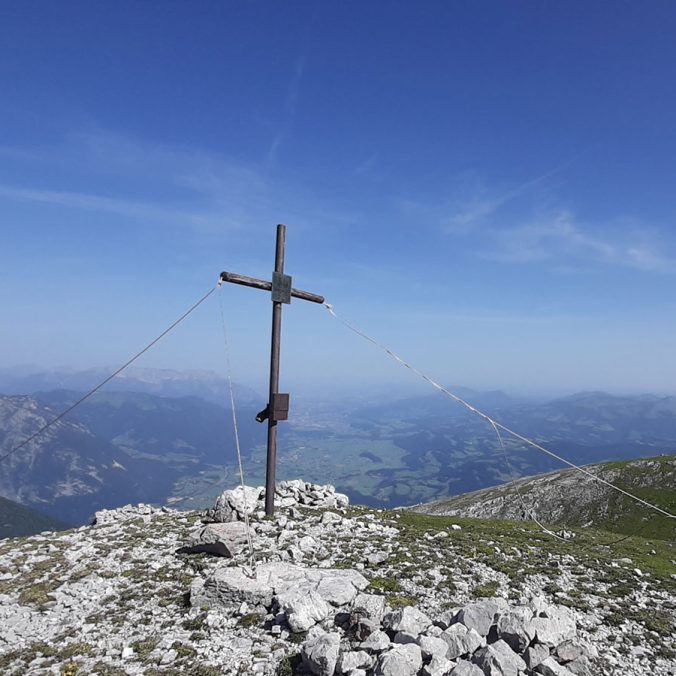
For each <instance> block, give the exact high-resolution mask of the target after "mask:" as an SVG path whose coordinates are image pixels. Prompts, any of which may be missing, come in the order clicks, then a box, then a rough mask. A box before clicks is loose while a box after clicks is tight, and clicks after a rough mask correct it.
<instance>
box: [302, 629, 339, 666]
mask: <svg viewBox="0 0 676 676" xmlns="http://www.w3.org/2000/svg"><path fill="white" fill-rule="evenodd" d="M339 648H340V634H337V633H334V632H332V633H326V634H322V635H321V636H317V637H316V638H313V639H310V640H308V641H306V642H305V643H304V644H303V649H302V651H301V658H302V660H303V664H304V665H305V667H306V668H307V669H308V670H309V671H310V672H311V673H313V674H315V675H316V676H333V673H334V671H335V670H336V663H337V662H338V651H339Z"/></svg>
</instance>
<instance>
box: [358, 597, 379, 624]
mask: <svg viewBox="0 0 676 676" xmlns="http://www.w3.org/2000/svg"><path fill="white" fill-rule="evenodd" d="M385 609H386V604H385V597H384V596H381V595H379V594H364V593H361V594H357V596H356V597H355V598H354V600H353V601H352V614H353V615H355V616H358V617H366V618H368V619H370V620H374V621H375V622H380V621H381V620H382V619H383V615H385Z"/></svg>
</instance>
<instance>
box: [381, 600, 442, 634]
mask: <svg viewBox="0 0 676 676" xmlns="http://www.w3.org/2000/svg"><path fill="white" fill-rule="evenodd" d="M431 624H432V620H430V618H429V617H427V615H425V613H422V612H421V611H419V610H418V609H417V608H416V607H415V606H405V607H404V608H399V609H398V610H395V611H393V612H391V613H387V615H385V617H384V618H383V626H384V627H386V628H387V629H391V630H392V631H395V632H397V631H403V632H406V633H408V634H413V635H414V636H417V635H418V634H422V633H423V632H424V631H425V630H426V629H427V627H429V626H430V625H431Z"/></svg>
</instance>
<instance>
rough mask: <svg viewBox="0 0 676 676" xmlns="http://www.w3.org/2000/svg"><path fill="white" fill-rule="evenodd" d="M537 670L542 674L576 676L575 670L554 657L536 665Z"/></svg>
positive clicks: (544, 675) (543, 675)
mask: <svg viewBox="0 0 676 676" xmlns="http://www.w3.org/2000/svg"><path fill="white" fill-rule="evenodd" d="M535 672H536V673H538V674H542V676H574V675H573V672H572V671H570V670H569V669H567V668H566V667H564V666H563V665H561V664H559V663H558V662H557V661H556V660H555V659H554V658H553V657H548V658H547V659H546V660H545V661H544V662H542V663H541V664H538V666H537V667H535Z"/></svg>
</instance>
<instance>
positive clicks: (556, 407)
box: [0, 369, 676, 523]
mask: <svg viewBox="0 0 676 676" xmlns="http://www.w3.org/2000/svg"><path fill="white" fill-rule="evenodd" d="M140 371H141V373H140V374H138V373H137V372H132V373H131V374H130V375H131V378H130V379H121V380H119V381H118V379H116V380H115V381H113V382H111V383H110V384H109V385H110V386H111V387H110V388H109V387H108V385H107V386H106V388H105V389H102V390H101V391H99V392H97V393H96V394H95V395H94V396H92V397H91V398H89V399H87V400H86V401H85V402H84V403H83V404H81V405H80V406H78V407H77V408H76V409H75V410H73V411H72V412H70V413H69V414H68V416H66V417H65V418H64V419H63V420H62V421H60V423H59V424H58V425H56V426H55V427H54V428H52V429H50V430H49V431H48V432H47V433H46V434H45V435H43V436H41V437H40V438H38V439H36V440H35V441H34V442H32V443H31V444H29V445H28V446H27V447H26V448H24V449H22V450H21V451H20V452H18V453H17V454H16V456H15V457H12V458H11V459H10V460H9V461H8V462H5V463H0V495H4V496H5V497H7V498H9V499H12V500H16V501H19V502H21V503H22V504H26V505H28V506H34V507H38V508H41V509H43V510H45V511H47V512H49V513H50V514H52V515H54V516H56V517H58V518H61V519H65V520H67V521H71V522H73V523H82V522H84V521H86V520H87V519H88V518H89V517H90V515H91V514H92V513H93V511H95V510H96V509H100V508H101V507H115V506H119V505H121V504H123V503H124V502H152V503H165V502H167V501H169V502H170V503H171V504H177V505H180V506H182V507H199V506H204V505H205V504H207V503H208V502H210V501H211V499H212V496H214V495H215V494H217V493H218V492H220V491H221V490H223V489H224V488H227V487H231V486H232V484H233V483H234V482H235V481H236V478H235V477H236V474H237V470H236V459H235V446H234V434H233V429H232V419H231V415H230V411H229V410H227V407H226V406H224V405H223V402H222V401H220V400H219V401H218V403H215V402H214V401H209V400H208V399H205V398H204V397H198V396H195V395H188V396H180V397H179V396H166V395H158V394H156V393H153V392H150V391H124V390H121V389H120V387H121V386H122V385H123V384H127V385H130V384H134V383H138V382H139V379H142V381H143V384H142V385H139V387H141V388H142V389H143V388H145V390H148V389H150V390H152V389H153V388H155V387H158V388H159V389H160V391H162V392H175V391H177V390H175V389H173V388H175V387H177V388H179V389H180V390H181V391H185V390H186V389H187V390H188V391H190V389H191V388H192V387H193V385H194V384H195V383H199V382H202V376H204V382H207V383H212V382H216V381H217V380H218V377H217V376H214V374H208V373H207V374H202V373H201V372H197V373H195V372H188V373H187V374H186V373H181V372H173V371H166V370H153V369H142V370H140ZM19 375H20V374H19ZM14 376H17V374H14ZM80 376H82V374H80V375H79V376H78V377H80ZM82 377H84V376H82ZM87 377H88V378H89V379H90V380H89V381H88V382H90V383H91V378H92V373H89V375H88V376H87ZM54 378H56V375H54V374H52V375H49V374H48V375H45V376H44V377H42V380H41V381H40V382H42V384H48V383H50V382H53V380H54ZM214 378H215V379H216V381H214ZM7 382H8V381H5V385H6V384H7ZM1 383H2V373H0V384H1ZM113 383H115V386H114V387H113ZM186 383H188V384H189V385H186ZM24 384H25V385H27V384H29V383H28V382H27V381H24ZM30 384H31V385H33V386H34V385H38V384H40V383H39V382H38V381H37V380H35V381H31V383H30ZM221 384H222V385H224V381H223V382H221ZM219 386H220V385H219ZM207 389H208V388H207ZM450 389H452V391H454V392H457V393H458V394H459V395H460V396H462V397H464V398H465V399H466V400H467V401H468V402H469V403H471V404H472V405H475V406H477V407H478V408H480V409H482V410H485V411H486V412H488V413H489V414H490V415H492V416H493V417H494V418H495V419H497V420H499V421H501V422H503V423H504V424H506V425H507V426H509V427H511V428H513V429H515V430H517V431H519V432H520V433H523V434H525V435H526V436H528V437H530V438H533V439H536V440H538V441H540V442H541V443H543V444H544V445H545V446H546V447H548V448H550V449H551V450H552V451H555V452H557V453H559V454H560V455H562V456H563V457H566V458H568V459H570V460H571V461H572V462H575V463H577V464H589V463H591V462H600V461H604V460H623V459H630V458H636V457H642V456H643V457H645V456H654V455H656V454H657V453H664V452H672V451H673V450H674V449H675V448H676V398H675V397H659V396H654V395H642V396H637V397H628V396H625V397H620V396H616V395H609V394H606V393H602V392H584V393H578V394H575V395H571V396H570V397H563V398H560V399H557V400H554V401H550V402H544V403H542V402H540V403H538V402H527V401H525V400H523V399H518V398H514V397H511V396H510V395H508V394H505V393H504V392H500V391H492V392H476V391H473V390H470V389H468V388H461V387H452V388H450ZM82 394H83V390H68V389H49V388H47V389H44V390H36V391H34V392H33V393H32V395H31V396H28V395H14V396H1V395H0V454H2V453H4V452H8V451H9V450H11V449H12V448H14V447H15V446H16V445H17V444H19V443H21V442H22V441H23V440H24V439H26V438H27V437H29V436H30V434H31V432H34V431H35V430H37V429H39V427H40V426H41V425H43V424H45V422H47V421H48V420H51V419H53V418H54V417H55V416H56V415H57V414H58V413H60V412H61V411H64V410H66V408H68V406H70V405H71V404H72V403H74V402H75V401H76V400H77V399H79V398H80V397H81V396H82ZM361 401H363V399H362V400H361ZM370 401H371V402H373V403H370V404H369V405H364V404H363V403H360V402H359V401H355V400H354V399H350V398H348V399H342V400H340V401H335V402H333V401H328V400H327V401H318V400H314V399H312V400H310V398H309V397H305V398H303V397H301V396H299V397H297V398H292V411H291V416H290V419H289V421H288V423H285V424H284V425H281V426H280V429H279V446H278V467H277V477H278V479H280V480H282V479H286V478H291V477H294V476H299V475H302V476H306V477H308V480H311V481H314V482H317V483H325V482H331V483H333V484H335V485H336V486H337V487H338V489H339V490H340V491H341V492H344V493H347V494H348V495H349V496H350V498H351V500H352V501H353V502H357V503H360V504H365V505H369V506H372V507H395V506H403V505H410V504H415V503H422V502H428V501H430V500H433V499H435V498H439V497H442V496H448V495H456V494H458V493H461V492H463V493H464V492H467V491H471V490H478V489H483V488H487V487H489V486H494V485H498V484H502V483H504V482H505V481H509V480H511V479H512V478H514V477H515V476H532V475H536V474H541V473H543V472H548V471H552V470H555V469H557V467H558V466H559V465H558V464H557V462H555V461H554V460H552V458H550V457H548V456H546V455H544V454H542V453H539V452H537V451H535V450H533V449H530V448H526V447H524V446H523V444H520V443H516V442H515V441H514V440H512V439H510V438H508V437H507V436H505V443H506V453H507V455H508V457H509V463H507V461H506V459H505V453H504V452H503V451H502V449H501V447H500V444H499V442H498V440H497V438H496V435H495V431H494V430H493V429H492V428H491V426H490V425H488V424H487V423H486V421H485V420H483V419H481V418H479V417H478V416H476V415H474V414H472V413H470V412H469V411H467V410H466V409H465V408H464V407H463V406H460V405H459V404H458V403H457V402H454V401H451V400H449V399H448V398H447V397H444V396H442V395H441V394H432V395H429V396H423V397H409V398H406V399H401V400H390V401H383V400H382V399H371V400H370ZM263 405H264V401H263V400H262V399H261V398H259V397H258V396H254V397H252V398H251V399H246V397H245V398H244V399H242V398H239V399H238V401H237V408H238V420H239V432H240V441H241V448H242V452H243V462H244V468H245V476H246V478H247V481H249V482H250V483H252V484H255V485H260V484H262V483H264V480H265V436H266V435H265V426H264V425H259V424H258V423H256V422H254V416H255V414H256V413H257V412H258V411H259V410H260V409H261V408H262V407H263Z"/></svg>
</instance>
